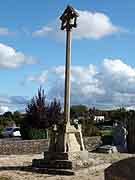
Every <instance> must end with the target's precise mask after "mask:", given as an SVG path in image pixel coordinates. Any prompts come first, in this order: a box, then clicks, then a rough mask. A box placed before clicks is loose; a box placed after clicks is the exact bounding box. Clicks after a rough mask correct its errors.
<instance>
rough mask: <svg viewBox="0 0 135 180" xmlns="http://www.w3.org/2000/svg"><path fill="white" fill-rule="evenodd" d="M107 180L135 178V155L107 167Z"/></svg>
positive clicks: (129, 179) (131, 179)
mask: <svg viewBox="0 0 135 180" xmlns="http://www.w3.org/2000/svg"><path fill="white" fill-rule="evenodd" d="M104 174H105V180H134V179H135V157H131V158H128V159H124V160H121V161H118V162H116V163H113V164H112V165H111V166H109V167H108V168H107V169H105V172H104Z"/></svg>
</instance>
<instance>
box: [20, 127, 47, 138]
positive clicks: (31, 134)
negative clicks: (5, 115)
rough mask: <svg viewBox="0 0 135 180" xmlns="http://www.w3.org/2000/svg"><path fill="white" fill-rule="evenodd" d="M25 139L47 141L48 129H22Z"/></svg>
mask: <svg viewBox="0 0 135 180" xmlns="http://www.w3.org/2000/svg"><path fill="white" fill-rule="evenodd" d="M21 135H22V138H23V139H47V129H35V128H22V129H21Z"/></svg>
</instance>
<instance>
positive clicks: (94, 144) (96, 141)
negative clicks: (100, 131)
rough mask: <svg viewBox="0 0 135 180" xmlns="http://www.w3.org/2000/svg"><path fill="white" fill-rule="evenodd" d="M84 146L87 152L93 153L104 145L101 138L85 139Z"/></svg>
mask: <svg viewBox="0 0 135 180" xmlns="http://www.w3.org/2000/svg"><path fill="white" fill-rule="evenodd" d="M83 140H84V146H85V149H86V150H87V151H89V152H90V151H93V150H95V149H96V148H98V147H99V146H100V145H101V144H102V140H101V136H91V137H83Z"/></svg>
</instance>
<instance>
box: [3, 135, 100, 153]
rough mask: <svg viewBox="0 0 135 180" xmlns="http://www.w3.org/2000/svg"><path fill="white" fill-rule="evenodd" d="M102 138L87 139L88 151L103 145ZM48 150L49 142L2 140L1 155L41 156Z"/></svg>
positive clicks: (86, 146)
mask: <svg viewBox="0 0 135 180" xmlns="http://www.w3.org/2000/svg"><path fill="white" fill-rule="evenodd" d="M101 143H102V142H101V137H98V136H95V137H85V138H84V144H85V148H86V149H87V150H88V151H93V150H95V149H96V148H97V147H99V145H100V144H101ZM47 150H48V140H46V139H40V140H16V139H0V155H10V154H40V153H42V152H44V151H47Z"/></svg>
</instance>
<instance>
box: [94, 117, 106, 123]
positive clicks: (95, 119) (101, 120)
mask: <svg viewBox="0 0 135 180" xmlns="http://www.w3.org/2000/svg"><path fill="white" fill-rule="evenodd" d="M94 121H95V122H96V123H98V122H104V121H105V117H104V116H95V117H94Z"/></svg>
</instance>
